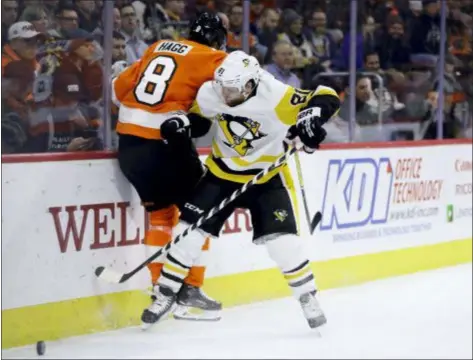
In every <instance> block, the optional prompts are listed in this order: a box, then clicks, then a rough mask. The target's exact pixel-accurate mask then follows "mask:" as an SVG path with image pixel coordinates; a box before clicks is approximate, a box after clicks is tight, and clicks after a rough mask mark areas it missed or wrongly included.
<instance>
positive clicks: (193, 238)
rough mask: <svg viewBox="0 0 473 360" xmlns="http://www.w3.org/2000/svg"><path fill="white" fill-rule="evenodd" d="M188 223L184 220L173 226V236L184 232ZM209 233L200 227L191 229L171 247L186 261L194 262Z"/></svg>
mask: <svg viewBox="0 0 473 360" xmlns="http://www.w3.org/2000/svg"><path fill="white" fill-rule="evenodd" d="M189 226H190V225H189V224H188V223H186V222H184V221H180V222H179V223H178V224H177V226H176V227H175V228H174V231H173V236H174V238H175V237H176V236H177V235H179V234H181V233H182V232H184V230H185V229H187V228H188V227H189ZM208 236H209V234H207V233H206V232H205V231H203V230H201V229H196V230H194V231H191V232H190V233H189V234H188V235H187V236H185V237H183V238H182V239H180V240H179V242H177V243H176V244H174V245H173V246H172V248H171V249H173V251H174V250H176V251H177V252H179V255H180V256H181V257H182V258H184V259H185V261H186V262H191V263H194V262H195V260H196V259H197V258H198V257H199V256H200V253H201V251H202V247H203V246H204V244H205V241H206V239H207V237H208Z"/></svg>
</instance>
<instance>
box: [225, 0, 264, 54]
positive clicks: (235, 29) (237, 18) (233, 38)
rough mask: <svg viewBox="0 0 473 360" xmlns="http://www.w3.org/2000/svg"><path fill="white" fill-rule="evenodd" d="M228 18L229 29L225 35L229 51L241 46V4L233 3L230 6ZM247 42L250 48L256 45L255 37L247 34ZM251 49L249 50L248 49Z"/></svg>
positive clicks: (239, 48) (238, 48)
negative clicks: (233, 4)
mask: <svg viewBox="0 0 473 360" xmlns="http://www.w3.org/2000/svg"><path fill="white" fill-rule="evenodd" d="M228 18H229V20H230V30H229V31H228V35H227V47H228V50H229V51H233V50H241V49H242V48H243V44H242V37H241V30H242V25H243V8H242V6H241V5H235V6H233V7H232V8H231V10H230V13H229V15H228ZM248 42H249V44H250V49H252V50H253V49H254V48H255V46H256V45H257V41H256V37H255V36H254V35H253V34H249V39H248ZM250 51H251V50H250Z"/></svg>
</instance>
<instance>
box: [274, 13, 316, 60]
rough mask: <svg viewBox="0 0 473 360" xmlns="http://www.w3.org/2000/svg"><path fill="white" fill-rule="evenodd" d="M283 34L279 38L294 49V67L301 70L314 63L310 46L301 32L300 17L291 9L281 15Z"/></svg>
mask: <svg viewBox="0 0 473 360" xmlns="http://www.w3.org/2000/svg"><path fill="white" fill-rule="evenodd" d="M282 28H283V31H284V32H283V33H282V34H281V36H280V37H279V39H280V40H285V41H288V42H289V43H291V44H292V45H293V46H294V48H295V54H294V55H295V67H297V68H302V67H304V66H305V65H308V64H311V63H313V62H314V61H315V59H314V57H313V54H312V46H311V44H310V42H309V40H308V39H307V37H306V36H305V35H304V34H303V32H302V17H301V16H300V15H299V14H298V13H297V12H296V11H294V10H292V9H286V10H284V12H283V14H282Z"/></svg>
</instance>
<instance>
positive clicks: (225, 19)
mask: <svg viewBox="0 0 473 360" xmlns="http://www.w3.org/2000/svg"><path fill="white" fill-rule="evenodd" d="M217 15H218V17H219V18H220V20H222V24H223V27H224V28H225V29H226V30H227V31H228V30H229V29H230V20H229V19H228V16H227V14H225V13H223V12H218V13H217Z"/></svg>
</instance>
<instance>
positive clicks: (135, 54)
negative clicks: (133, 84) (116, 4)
mask: <svg viewBox="0 0 473 360" xmlns="http://www.w3.org/2000/svg"><path fill="white" fill-rule="evenodd" d="M120 15H121V18H122V31H121V34H122V35H123V36H124V37H125V42H126V58H127V62H128V64H132V63H134V62H135V61H137V60H138V59H140V58H141V57H142V56H143V54H144V52H145V51H146V49H147V48H148V45H147V44H146V43H145V42H144V41H143V40H141V39H140V38H139V37H138V32H139V28H138V19H137V17H136V12H135V8H134V7H133V6H132V5H124V6H122V7H121V9H120Z"/></svg>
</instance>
